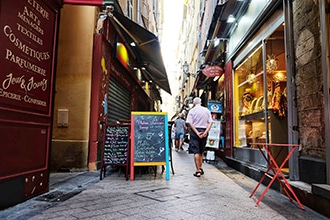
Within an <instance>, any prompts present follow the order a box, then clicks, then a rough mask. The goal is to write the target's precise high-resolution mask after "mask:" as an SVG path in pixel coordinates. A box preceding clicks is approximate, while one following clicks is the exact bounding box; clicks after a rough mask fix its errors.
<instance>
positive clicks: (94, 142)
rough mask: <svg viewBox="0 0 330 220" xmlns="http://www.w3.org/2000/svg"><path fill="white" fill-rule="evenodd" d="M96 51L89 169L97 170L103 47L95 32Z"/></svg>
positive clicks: (92, 90)
mask: <svg viewBox="0 0 330 220" xmlns="http://www.w3.org/2000/svg"><path fill="white" fill-rule="evenodd" d="M93 45H94V52H93V61H92V62H93V64H92V83H91V104H90V117H89V118H90V119H89V120H90V121H89V141H88V142H89V149H88V150H89V151H88V170H89V171H95V170H97V167H96V165H97V164H96V162H97V146H98V135H97V133H98V128H99V126H100V125H99V122H98V119H99V110H98V109H99V93H100V92H99V91H100V88H101V83H100V82H101V69H100V66H101V65H100V63H101V56H102V55H101V52H102V51H101V48H102V35H100V34H94V43H93Z"/></svg>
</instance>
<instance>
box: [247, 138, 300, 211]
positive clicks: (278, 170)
mask: <svg viewBox="0 0 330 220" xmlns="http://www.w3.org/2000/svg"><path fill="white" fill-rule="evenodd" d="M251 145H256V146H257V147H258V149H259V151H260V152H261V154H262V156H263V157H264V158H265V160H266V161H267V163H268V168H267V171H266V172H265V173H264V175H263V176H262V177H261V179H260V181H259V183H258V184H257V186H256V187H255V188H254V190H253V192H252V193H251V195H250V198H251V197H252V196H253V195H254V193H255V192H256V191H257V189H258V187H259V186H260V184H261V183H262V182H263V181H264V179H265V177H269V178H270V179H271V181H270V182H269V183H268V185H267V187H266V189H265V190H264V191H263V193H262V194H261V196H260V197H259V199H258V201H257V202H256V206H258V204H259V203H260V202H261V200H262V199H263V197H264V196H265V194H266V193H267V191H268V190H269V188H270V187H271V185H272V184H273V183H274V181H275V180H276V179H277V180H278V182H279V183H280V185H281V187H282V189H283V190H284V192H285V194H286V195H287V196H288V198H289V199H290V200H291V201H292V200H293V198H294V200H295V201H296V202H297V203H298V205H299V206H300V208H301V209H302V210H305V208H304V206H303V205H302V204H301V202H300V201H299V199H298V197H297V196H296V194H295V193H294V191H293V189H292V188H291V186H290V184H289V182H288V181H287V179H286V178H285V175H284V174H283V172H282V168H283V166H284V165H285V163H286V162H287V161H288V160H289V158H290V157H291V156H292V154H293V152H294V150H295V149H296V148H297V147H300V146H301V145H300V144H268V143H251ZM271 147H279V148H280V150H279V151H278V152H277V153H276V154H275V155H273V153H272V151H271ZM285 148H289V152H288V155H287V156H286V157H285V159H284V160H283V162H282V163H281V164H280V165H278V164H277V162H276V159H277V158H278V156H279V155H280V153H281V152H282V151H283V149H285ZM290 148H291V149H290ZM265 151H266V153H267V154H266V153H265ZM270 171H272V173H273V175H271V173H270Z"/></svg>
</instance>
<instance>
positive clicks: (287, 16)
mask: <svg viewBox="0 0 330 220" xmlns="http://www.w3.org/2000/svg"><path fill="white" fill-rule="evenodd" d="M283 13H284V21H285V51H286V56H287V57H286V59H287V62H286V70H287V78H288V82H289V83H287V92H288V94H291V95H288V106H291V108H289V109H288V142H289V144H297V143H299V128H298V117H297V104H296V101H295V100H296V83H295V66H294V64H295V53H294V40H293V39H294V36H293V34H294V32H293V28H292V27H293V15H292V13H293V10H292V1H291V0H283ZM290 149H291V147H290ZM298 150H299V149H297V150H295V152H294V153H293V155H292V157H291V158H290V159H289V167H290V173H289V178H290V180H299V178H300V177H299V152H298Z"/></svg>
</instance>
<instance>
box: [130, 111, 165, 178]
mask: <svg viewBox="0 0 330 220" xmlns="http://www.w3.org/2000/svg"><path fill="white" fill-rule="evenodd" d="M131 138H132V146H131V163H132V164H131V166H132V167H131V172H132V170H134V169H132V168H133V167H134V166H152V165H167V166H168V161H169V158H168V154H169V153H168V151H169V149H168V148H169V147H168V121H167V113H165V112H132V113H131ZM166 170H167V171H168V170H169V168H167V169H166ZM168 175H169V174H168ZM131 176H132V175H131Z"/></svg>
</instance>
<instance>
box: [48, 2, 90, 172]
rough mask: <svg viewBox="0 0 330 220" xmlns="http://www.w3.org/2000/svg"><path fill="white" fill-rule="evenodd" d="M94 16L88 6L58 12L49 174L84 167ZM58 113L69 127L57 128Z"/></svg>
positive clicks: (86, 152) (87, 131)
mask: <svg viewBox="0 0 330 220" xmlns="http://www.w3.org/2000/svg"><path fill="white" fill-rule="evenodd" d="M95 15H96V8H95V7H91V6H73V5H64V7H63V9H62V10H61V17H60V31H59V42H58V60H57V71H56V86H55V103H54V118H53V136H52V139H53V143H52V153H51V169H52V170H58V169H59V168H61V167H65V168H82V169H85V168H86V167H87V155H88V137H89V116H90V108H89V106H90V93H91V73H92V49H93V34H94V30H95V24H96V16H95ZM58 109H68V111H69V115H68V119H69V120H68V127H58V126H57V116H58V114H57V113H58Z"/></svg>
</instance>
